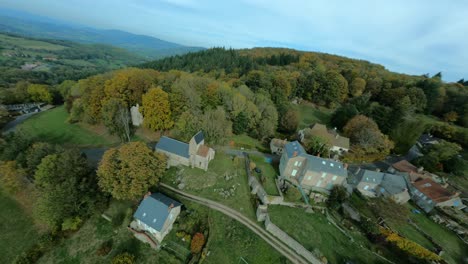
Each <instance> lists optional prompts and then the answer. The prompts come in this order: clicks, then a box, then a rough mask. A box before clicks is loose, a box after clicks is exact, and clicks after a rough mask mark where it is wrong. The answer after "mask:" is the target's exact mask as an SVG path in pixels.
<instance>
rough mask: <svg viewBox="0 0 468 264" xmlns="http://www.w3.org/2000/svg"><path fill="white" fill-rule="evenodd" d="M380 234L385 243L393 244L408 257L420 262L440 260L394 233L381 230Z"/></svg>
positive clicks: (433, 254) (430, 252) (432, 253)
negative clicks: (417, 259) (420, 260)
mask: <svg viewBox="0 0 468 264" xmlns="http://www.w3.org/2000/svg"><path fill="white" fill-rule="evenodd" d="M380 232H381V233H382V235H384V236H385V239H386V240H387V242H389V243H392V244H394V245H395V246H396V247H397V248H399V249H400V250H401V251H403V252H405V253H406V254H408V255H410V256H414V257H417V258H419V259H422V260H431V261H438V260H441V258H440V257H439V256H438V255H437V254H435V253H434V252H432V251H429V250H427V249H426V248H424V247H422V246H421V245H419V244H417V243H415V242H413V241H411V240H409V239H406V238H404V237H401V236H399V235H398V234H396V233H393V232H392V231H390V230H387V229H384V228H381V229H380Z"/></svg>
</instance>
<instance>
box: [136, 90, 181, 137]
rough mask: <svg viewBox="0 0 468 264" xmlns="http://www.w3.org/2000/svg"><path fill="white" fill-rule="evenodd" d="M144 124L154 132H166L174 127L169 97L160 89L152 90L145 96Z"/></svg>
mask: <svg viewBox="0 0 468 264" xmlns="http://www.w3.org/2000/svg"><path fill="white" fill-rule="evenodd" d="M142 112H143V117H144V121H143V124H144V125H145V126H146V127H147V128H150V129H152V130H155V131H156V130H166V129H170V128H171V127H172V126H173V125H174V121H173V120H172V115H171V114H172V113H171V106H170V103H169V95H168V94H167V93H166V92H164V91H163V90H162V89H161V88H160V87H158V88H152V89H150V90H149V91H148V92H147V93H146V94H144V95H143V108H142Z"/></svg>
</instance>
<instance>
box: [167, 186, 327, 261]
mask: <svg viewBox="0 0 468 264" xmlns="http://www.w3.org/2000/svg"><path fill="white" fill-rule="evenodd" d="M160 186H161V187H163V188H164V189H167V190H170V191H172V192H174V193H177V194H178V195H181V196H182V197H184V198H186V199H188V200H190V201H193V202H196V203H199V204H202V205H204V206H207V207H209V208H211V209H214V210H216V211H218V212H221V213H223V214H225V215H226V216H229V217H231V218H233V219H235V220H237V221H238V222H239V223H241V224H243V225H244V226H246V227H247V228H249V229H250V230H252V232H254V233H255V234H257V235H258V236H259V237H260V238H262V239H263V240H264V241H265V242H267V243H268V244H270V245H271V246H272V247H273V248H274V249H276V250H277V251H278V252H279V253H281V254H282V255H283V256H285V257H286V258H288V259H289V260H290V261H291V262H292V263H297V264H302V263H309V262H308V261H307V260H305V259H304V258H302V257H301V256H299V255H298V254H297V253H296V252H295V251H294V250H292V249H291V248H289V247H288V246H287V245H285V244H284V243H283V242H281V241H280V240H279V239H277V238H276V237H274V236H273V235H272V234H270V233H269V232H268V231H266V230H264V229H263V228H262V227H260V226H258V225H257V224H256V223H255V222H253V221H252V220H250V219H249V218H247V217H246V216H244V215H242V214H241V213H239V212H237V211H236V210H234V209H231V208H229V207H227V206H225V205H222V204H220V203H217V202H214V201H211V200H209V199H206V198H202V197H198V196H195V195H192V194H188V193H186V192H183V191H180V190H177V189H176V188H173V187H171V186H169V185H167V184H164V183H161V184H160ZM313 263H314V264H320V263H321V262H320V261H319V260H318V259H317V260H316V261H314V262H313Z"/></svg>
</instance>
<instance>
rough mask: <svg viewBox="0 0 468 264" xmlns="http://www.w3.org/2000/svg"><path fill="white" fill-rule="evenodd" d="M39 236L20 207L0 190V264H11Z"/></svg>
mask: <svg viewBox="0 0 468 264" xmlns="http://www.w3.org/2000/svg"><path fill="white" fill-rule="evenodd" d="M38 236H39V234H38V232H37V230H36V228H35V225H34V223H33V220H32V219H31V218H29V217H28V216H27V215H25V214H24V212H23V210H22V208H21V207H20V205H19V204H18V203H17V202H16V201H14V200H13V199H11V198H9V197H8V196H7V195H6V194H5V193H3V191H1V190H0V252H1V254H0V263H11V262H12V261H13V260H14V258H15V257H16V256H17V255H19V254H21V253H22V252H23V251H25V250H27V249H28V248H29V247H30V246H32V245H33V244H34V243H35V242H36V239H37V238H38Z"/></svg>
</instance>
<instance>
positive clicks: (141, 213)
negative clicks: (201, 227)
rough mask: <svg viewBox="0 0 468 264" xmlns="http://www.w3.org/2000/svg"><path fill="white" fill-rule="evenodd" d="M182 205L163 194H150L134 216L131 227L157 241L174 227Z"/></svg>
mask: <svg viewBox="0 0 468 264" xmlns="http://www.w3.org/2000/svg"><path fill="white" fill-rule="evenodd" d="M181 205H182V204H181V203H179V202H177V201H175V200H173V199H171V198H169V197H167V196H165V195H164V194H162V193H154V194H148V195H146V196H145V198H144V199H143V200H142V201H141V203H140V205H139V206H138V209H137V210H136V212H135V213H134V214H133V217H134V218H135V221H134V222H132V223H131V227H132V228H133V229H136V230H138V231H144V232H148V233H149V234H151V235H152V236H153V237H154V238H156V240H157V241H159V242H161V241H162V240H163V238H164V237H165V236H166V235H167V234H168V233H169V232H170V231H171V229H172V225H173V223H174V221H175V220H176V218H177V216H178V215H179V214H180V207H181Z"/></svg>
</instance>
